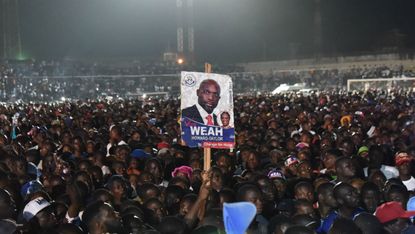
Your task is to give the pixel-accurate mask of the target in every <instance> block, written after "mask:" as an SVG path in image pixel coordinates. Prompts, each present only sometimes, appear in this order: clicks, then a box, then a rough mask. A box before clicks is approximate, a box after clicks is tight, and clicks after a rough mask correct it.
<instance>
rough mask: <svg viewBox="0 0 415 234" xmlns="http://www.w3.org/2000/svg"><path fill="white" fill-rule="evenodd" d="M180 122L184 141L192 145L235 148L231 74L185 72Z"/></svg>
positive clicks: (182, 85) (182, 80)
mask: <svg viewBox="0 0 415 234" xmlns="http://www.w3.org/2000/svg"><path fill="white" fill-rule="evenodd" d="M180 124H181V130H182V142H183V143H184V144H185V145H187V146H189V147H203V148H217V149H228V148H234V146H235V128H234V117H233V90H232V79H231V77H230V76H227V75H220V74H213V73H199V72H182V74H181V121H180Z"/></svg>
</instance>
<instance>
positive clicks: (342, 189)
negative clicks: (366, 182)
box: [333, 182, 359, 209]
mask: <svg viewBox="0 0 415 234" xmlns="http://www.w3.org/2000/svg"><path fill="white" fill-rule="evenodd" d="M333 195H334V198H335V199H336V201H337V204H338V205H339V207H345V208H349V209H355V208H357V207H358V206H359V195H358V193H357V191H356V189H355V188H353V186H351V185H350V184H348V183H345V182H339V183H338V184H336V185H335V186H334V190H333Z"/></svg>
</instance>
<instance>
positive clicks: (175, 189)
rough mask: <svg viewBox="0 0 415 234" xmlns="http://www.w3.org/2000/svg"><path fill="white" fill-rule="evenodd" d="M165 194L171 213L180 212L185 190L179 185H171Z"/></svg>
mask: <svg viewBox="0 0 415 234" xmlns="http://www.w3.org/2000/svg"><path fill="white" fill-rule="evenodd" d="M164 193H165V195H164V205H165V207H166V208H167V210H168V212H169V213H171V214H176V213H178V211H179V209H180V200H181V199H182V197H183V196H184V194H185V190H184V189H183V188H182V187H180V186H178V185H169V187H167V188H166V190H165V192H164Z"/></svg>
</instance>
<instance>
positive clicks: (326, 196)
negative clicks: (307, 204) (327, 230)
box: [317, 182, 337, 208]
mask: <svg viewBox="0 0 415 234" xmlns="http://www.w3.org/2000/svg"><path fill="white" fill-rule="evenodd" d="M333 188H334V184H332V183H329V182H327V183H324V184H321V185H320V186H319V187H318V188H317V199H318V203H319V204H320V205H322V206H326V207H330V208H335V207H337V201H336V199H335V198H334V195H333Z"/></svg>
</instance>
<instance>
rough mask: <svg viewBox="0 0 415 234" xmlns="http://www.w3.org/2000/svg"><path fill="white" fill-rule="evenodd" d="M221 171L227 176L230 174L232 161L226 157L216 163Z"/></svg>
mask: <svg viewBox="0 0 415 234" xmlns="http://www.w3.org/2000/svg"><path fill="white" fill-rule="evenodd" d="M216 164H217V165H218V167H219V168H220V169H221V171H222V173H224V174H226V173H228V172H229V166H230V164H231V163H230V160H229V159H228V158H226V157H220V158H219V159H218V161H217V163H216Z"/></svg>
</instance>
